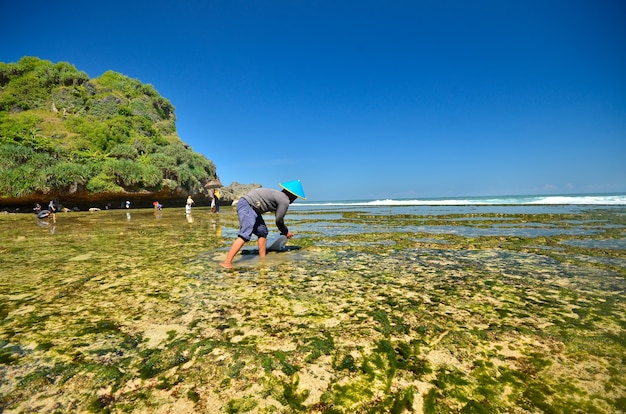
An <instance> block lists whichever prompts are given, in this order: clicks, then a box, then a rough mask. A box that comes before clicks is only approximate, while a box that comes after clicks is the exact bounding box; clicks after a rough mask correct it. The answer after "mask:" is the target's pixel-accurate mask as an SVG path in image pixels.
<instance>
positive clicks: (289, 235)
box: [285, 231, 293, 239]
mask: <svg viewBox="0 0 626 414" xmlns="http://www.w3.org/2000/svg"><path fill="white" fill-rule="evenodd" d="M285 236H287V238H288V239H290V238H292V237H293V233H292V232H290V231H288V232H287V234H285Z"/></svg>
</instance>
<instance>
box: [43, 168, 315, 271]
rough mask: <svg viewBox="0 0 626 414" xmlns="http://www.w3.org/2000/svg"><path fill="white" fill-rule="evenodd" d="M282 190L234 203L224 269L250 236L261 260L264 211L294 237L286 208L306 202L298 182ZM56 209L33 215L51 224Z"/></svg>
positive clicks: (257, 192)
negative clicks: (234, 224) (234, 222)
mask: <svg viewBox="0 0 626 414" xmlns="http://www.w3.org/2000/svg"><path fill="white" fill-rule="evenodd" d="M279 185H280V187H282V191H278V190H272V189H268V188H257V189H254V190H252V191H250V192H249V193H247V194H246V195H244V196H243V197H241V198H240V199H239V200H238V202H237V204H236V211H237V216H238V218H239V232H238V234H237V238H236V239H235V241H234V242H233V244H232V246H231V247H230V249H229V251H228V254H227V256H226V259H225V260H224V261H223V262H222V263H220V264H221V265H222V266H223V267H225V268H232V266H233V265H232V261H233V258H234V257H235V255H237V253H238V252H239V250H241V248H242V247H243V245H244V244H245V243H247V242H248V241H250V239H251V237H252V235H255V236H257V238H258V240H257V243H258V246H259V256H260V257H264V256H265V254H266V247H267V245H266V243H267V236H268V233H269V232H268V228H267V225H266V224H265V221H264V220H263V217H262V215H263V214H264V213H267V212H272V213H274V214H275V215H276V227H278V230H279V231H280V234H281V235H282V236H285V237H286V238H287V239H290V238H292V237H293V233H292V232H291V231H290V230H289V229H288V228H287V226H286V225H285V222H284V217H285V214H286V213H287V209H288V208H289V206H290V205H291V203H293V202H294V201H295V200H296V199H297V198H302V199H306V196H305V195H304V190H303V188H302V184H301V183H300V180H294V181H287V182H284V183H279ZM220 199H221V193H220V191H219V189H215V190H213V191H212V193H211V211H212V212H214V213H219V211H220V207H219V202H220ZM152 204H153V206H154V209H155V210H158V211H160V210H161V209H162V208H163V205H162V204H161V203H159V202H158V201H155V202H153V203H152ZM194 204H195V201H194V200H193V198H191V196H188V197H187V201H186V203H185V211H186V213H187V216H191V208H192V206H193V205H194ZM123 206H125V207H126V208H127V209H130V201H126V203H125V204H123ZM58 210H59V200H57V199H53V200H50V203H49V204H48V209H46V210H42V209H41V205H39V204H36V205H35V212H36V213H37V218H38V219H40V220H42V219H46V218H47V219H52V221H53V222H54V223H56V221H57V217H56V213H57V211H58Z"/></svg>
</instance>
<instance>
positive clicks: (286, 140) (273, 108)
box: [0, 0, 626, 201]
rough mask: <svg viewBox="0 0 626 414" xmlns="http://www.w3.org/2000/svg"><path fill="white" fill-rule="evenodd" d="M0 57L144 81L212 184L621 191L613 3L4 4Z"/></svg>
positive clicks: (369, 190)
mask: <svg viewBox="0 0 626 414" xmlns="http://www.w3.org/2000/svg"><path fill="white" fill-rule="evenodd" d="M3 15H4V19H3V24H2V25H0V36H1V38H2V39H3V40H2V46H1V47H0V61H2V62H6V63H8V62H16V61H17V60H19V59H20V58H21V57H22V56H37V57H39V58H42V59H46V60H50V61H53V62H59V61H63V62H70V63H71V64H73V65H75V66H76V68H77V69H79V70H82V71H84V72H86V73H87V74H88V75H89V76H90V77H92V78H93V77H97V76H100V75H101V74H102V73H104V72H105V71H107V70H114V71H116V72H120V73H123V74H124V75H127V76H129V77H131V78H135V79H139V80H140V81H141V82H144V83H149V84H152V85H153V86H154V87H155V88H156V90H157V91H159V93H160V94H161V95H162V96H164V97H165V98H167V99H169V100H170V101H171V102H172V104H173V105H174V106H175V107H176V117H177V129H178V134H179V136H180V138H181V139H182V140H183V141H184V142H186V143H188V144H189V145H191V147H192V148H193V149H194V150H195V151H197V152H200V153H202V154H204V155H205V156H206V157H207V158H209V159H211V160H212V161H214V162H215V164H216V166H217V170H218V174H219V175H220V177H221V179H222V182H223V183H224V184H225V185H228V184H230V183H231V182H233V181H237V182H240V183H246V184H247V183H259V184H262V185H263V186H264V187H274V188H277V183H278V182H280V181H288V180H293V179H301V181H302V184H303V187H304V189H305V191H306V193H307V196H308V198H309V199H311V200H315V201H317V200H342V199H363V198H368V199H369V198H374V199H383V198H413V197H419V198H422V197H453V196H481V195H485V196H492V195H521V194H560V193H601V192H624V191H626V48H625V46H624V45H625V44H626V3H624V2H623V1H621V0H615V1H610V0H599V1H579V0H571V1H554V0H529V1H516V2H513V1H501V0H493V1H486V0H477V1H471V2H468V1H446V0H440V1H439V0H437V1H435V0H423V1H422V0H413V1H393V0H391V1H382V0H381V1H367V0H362V1H340V0H334V1H327V0H311V1H300V0H289V1H286V0H285V1H272V0H268V1H238V0H223V1H212V0H206V1H185V0H183V1H167V2H165V1H158V0H152V1H143V0H140V1H124V2H122V1H118V0H111V1H108V2H106V3H101V2H100V3H99V2H84V1H75V0H68V1H64V2H60V3H59V2H50V1H30V2H27V3H24V2H11V3H10V4H7V5H4V6H3Z"/></svg>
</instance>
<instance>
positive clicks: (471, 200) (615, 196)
mask: <svg viewBox="0 0 626 414" xmlns="http://www.w3.org/2000/svg"><path fill="white" fill-rule="evenodd" d="M500 205H511V206H533V205H535V206H542V205H543V206H545V205H597V206H615V205H617V206H619V205H626V193H602V194H552V195H545V194H543V195H507V196H455V197H423V198H422V197H415V198H385V199H381V198H378V199H357V200H325V201H308V200H298V202H297V203H294V204H293V206H303V207H304V206H308V207H324V206H328V207H332V206H336V207H340V206H348V207H349V206H500Z"/></svg>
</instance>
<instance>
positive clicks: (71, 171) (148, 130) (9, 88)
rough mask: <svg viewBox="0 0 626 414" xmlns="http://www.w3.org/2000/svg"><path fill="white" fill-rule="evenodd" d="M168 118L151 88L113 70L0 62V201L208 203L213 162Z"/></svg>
mask: <svg viewBox="0 0 626 414" xmlns="http://www.w3.org/2000/svg"><path fill="white" fill-rule="evenodd" d="M175 120H176V117H175V114H174V106H173V105H172V104H171V103H170V102H169V101H168V100H167V99H165V98H163V97H162V96H160V95H159V94H158V92H157V91H156V90H155V89H154V87H153V86H152V85H148V84H142V83H141V82H140V81H138V80H136V79H131V78H128V77H126V76H124V75H122V74H119V73H116V72H112V71H108V72H106V73H104V74H103V75H101V76H100V77H98V78H94V79H90V78H89V77H88V76H87V75H86V74H85V73H84V72H80V71H78V70H77V69H76V68H75V67H74V66H72V65H71V64H69V63H66V62H60V63H56V64H55V63H52V62H49V61H45V60H40V59H38V58H35V57H24V58H22V59H20V61H19V62H17V63H8V64H6V63H0V208H3V207H4V208H16V207H21V208H32V206H33V205H34V204H35V203H39V204H41V205H44V203H45V205H47V203H48V201H49V200H51V199H58V200H60V201H61V203H62V204H63V205H65V206H66V207H69V208H72V207H76V208H79V209H81V210H82V209H88V208H91V207H98V208H103V207H105V206H107V205H109V204H110V205H111V206H116V205H120V203H122V202H124V201H126V200H130V201H131V202H132V203H133V205H135V206H151V205H152V202H153V201H155V200H158V201H160V202H163V203H166V204H169V203H172V204H175V203H180V204H181V205H183V203H184V199H185V198H186V197H187V195H192V196H194V197H195V198H198V199H199V200H198V201H202V200H203V199H205V200H210V199H209V198H208V197H209V194H210V190H209V189H208V188H207V185H208V184H209V183H211V182H214V181H215V180H218V181H219V178H218V177H217V173H216V168H215V165H214V164H213V162H212V161H210V160H209V159H207V158H206V157H205V156H204V155H202V154H199V153H196V152H194V151H193V150H192V149H191V148H190V147H189V146H188V145H187V144H185V143H184V142H183V141H182V140H181V139H180V138H179V137H178V135H177V133H176V126H175ZM208 202H209V201H207V203H208Z"/></svg>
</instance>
